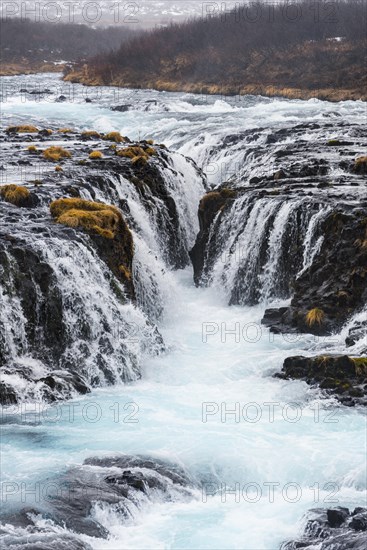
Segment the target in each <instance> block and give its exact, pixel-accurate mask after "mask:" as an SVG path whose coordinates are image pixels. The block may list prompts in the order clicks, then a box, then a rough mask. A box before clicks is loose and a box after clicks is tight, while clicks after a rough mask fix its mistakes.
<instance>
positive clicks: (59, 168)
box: [55, 165, 63, 172]
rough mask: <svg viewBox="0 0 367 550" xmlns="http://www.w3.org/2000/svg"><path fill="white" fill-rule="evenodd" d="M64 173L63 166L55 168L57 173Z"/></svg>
mask: <svg viewBox="0 0 367 550" xmlns="http://www.w3.org/2000/svg"><path fill="white" fill-rule="evenodd" d="M62 171H63V170H62V168H61V166H59V165H57V166H55V172H62Z"/></svg>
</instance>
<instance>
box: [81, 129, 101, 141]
mask: <svg viewBox="0 0 367 550" xmlns="http://www.w3.org/2000/svg"><path fill="white" fill-rule="evenodd" d="M81 136H82V138H85V139H89V138H97V139H100V137H101V134H100V133H99V132H97V131H96V130H86V131H85V132H82V133H81Z"/></svg>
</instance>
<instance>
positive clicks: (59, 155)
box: [43, 145, 71, 162]
mask: <svg viewBox="0 0 367 550" xmlns="http://www.w3.org/2000/svg"><path fill="white" fill-rule="evenodd" d="M43 156H44V157H45V159H47V160H53V161H54V162H58V161H59V160H61V159H64V158H70V157H71V153H69V151H67V150H66V149H64V148H63V147H58V146H55V145H52V147H48V149H45V150H44V151H43Z"/></svg>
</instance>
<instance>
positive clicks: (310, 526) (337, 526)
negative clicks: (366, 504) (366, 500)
mask: <svg viewBox="0 0 367 550" xmlns="http://www.w3.org/2000/svg"><path fill="white" fill-rule="evenodd" d="M366 531H367V509H366V508H355V510H353V511H350V510H348V508H342V507H337V508H330V509H328V510H326V509H315V510H310V511H309V512H308V514H307V523H306V527H305V529H304V533H303V536H302V538H300V539H299V540H296V541H289V542H286V543H284V544H282V546H281V550H296V549H297V548H305V549H306V550H307V549H308V548H309V549H311V548H312V549H313V548H316V547H317V548H318V550H347V549H348V550H364V548H365V547H366Z"/></svg>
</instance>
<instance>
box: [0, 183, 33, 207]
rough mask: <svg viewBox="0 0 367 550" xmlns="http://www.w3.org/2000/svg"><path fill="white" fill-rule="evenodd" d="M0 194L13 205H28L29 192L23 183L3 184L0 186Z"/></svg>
mask: <svg viewBox="0 0 367 550" xmlns="http://www.w3.org/2000/svg"><path fill="white" fill-rule="evenodd" d="M0 196H1V197H2V198H3V199H4V201H6V202H9V203H11V204H14V205H15V206H30V199H31V193H30V191H29V189H27V188H26V187H24V186H23V185H15V184H9V185H3V186H1V187H0Z"/></svg>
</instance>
